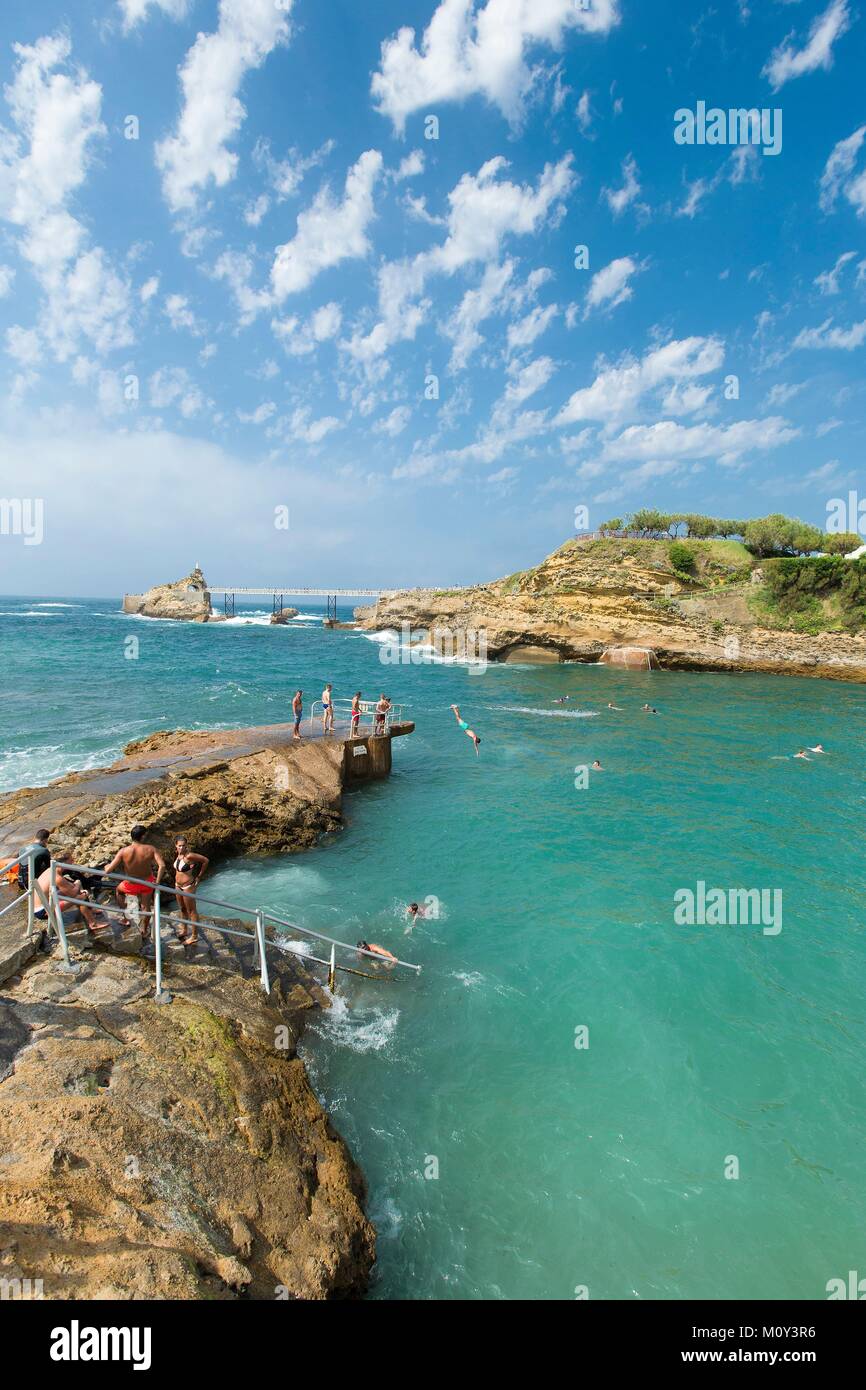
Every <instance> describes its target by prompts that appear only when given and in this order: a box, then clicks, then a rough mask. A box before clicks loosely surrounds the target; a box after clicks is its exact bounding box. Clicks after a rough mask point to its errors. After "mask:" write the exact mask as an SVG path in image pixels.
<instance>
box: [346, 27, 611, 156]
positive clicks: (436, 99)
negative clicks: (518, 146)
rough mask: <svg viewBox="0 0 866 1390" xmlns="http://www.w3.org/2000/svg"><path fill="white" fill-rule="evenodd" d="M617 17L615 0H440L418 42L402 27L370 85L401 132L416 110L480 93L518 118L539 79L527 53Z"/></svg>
mask: <svg viewBox="0 0 866 1390" xmlns="http://www.w3.org/2000/svg"><path fill="white" fill-rule="evenodd" d="M618 22H619V14H618V9H617V3H616V0H594V3H593V4H592V5H590V6H588V7H587V8H586V9H583V8H581V7H580V6H578V5H576V4H575V3H574V0H487V3H486V4H481V5H479V4H476V0H441V3H440V4H439V5H438V6H437V8H436V10H435V12H434V14H433V17H432V19H431V20H430V23H429V24H428V26H427V28H426V29H425V30H424V33H423V34H422V36H421V39H420V42H418V43H417V44H416V35H415V30H414V29H411V28H409V27H408V26H407V27H404V28H402V29H400V30H398V32H397V34H396V36H395V37H393V38H389V39H386V40H385V41H384V42H383V44H382V52H381V61H380V64H379V69H378V71H377V72H375V73H374V74H373V80H372V83H371V91H372V94H373V98H374V100H375V104H376V106H377V109H378V110H379V111H380V112H381V113H382V115H384V116H387V117H389V119H390V120H391V122H392V123H393V125H394V128H395V129H396V130H397V131H400V132H402V131H403V129H404V128H405V124H406V118H407V116H409V115H411V113H412V112H413V111H419V110H422V109H425V110H426V109H429V108H430V107H431V106H433V105H435V104H436V103H439V104H441V103H443V102H446V101H458V102H460V101H466V100H467V98H469V97H471V96H475V95H479V96H482V97H483V98H484V99H485V100H486V101H488V102H490V103H491V105H494V106H497V107H498V108H499V110H500V111H501V112H502V114H503V115H504V116H505V117H506V118H507V119H508V120H509V121H511V122H512V123H516V122H518V121H519V120H520V118H521V116H522V114H523V110H524V105H525V102H526V99H527V97H528V95H529V93H530V91H531V89H532V88H533V86H534V84H535V83H536V81H537V78H538V71H537V68H533V67H530V66H529V64H528V63H527V61H526V59H527V54H528V52H529V51H530V50H532V49H537V48H539V47H540V46H542V45H543V46H545V47H548V48H560V47H561V46H562V44H563V42H564V39H565V37H566V34H567V33H568V31H569V30H571V29H580V30H583V31H584V32H586V33H590V34H605V33H607V32H608V31H609V30H610V29H611V28H613V26H614V25H615V24H617V23H618Z"/></svg>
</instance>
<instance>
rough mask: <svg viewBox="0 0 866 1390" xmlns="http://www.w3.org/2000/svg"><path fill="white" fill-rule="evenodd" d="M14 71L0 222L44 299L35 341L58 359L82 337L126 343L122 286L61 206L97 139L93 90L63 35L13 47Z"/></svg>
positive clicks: (126, 295) (127, 307) (127, 294)
mask: <svg viewBox="0 0 866 1390" xmlns="http://www.w3.org/2000/svg"><path fill="white" fill-rule="evenodd" d="M13 51H14V53H15V55H16V59H17V67H16V70H15V73H14V76H13V79H12V81H11V82H10V84H9V85H8V86H7V87H6V88H5V89H4V95H5V97H6V101H7V103H8V106H9V109H10V113H11V116H12V120H13V128H12V129H11V130H10V131H7V132H6V133H5V137H4V139H3V141H2V144H0V216H2V217H3V218H5V219H6V221H8V222H9V223H11V224H12V226H14V227H16V228H18V229H20V240H19V243H18V249H19V251H20V253H21V255H22V257H23V258H24V260H25V261H27V263H28V264H29V265H30V268H31V270H32V271H33V274H34V275H35V277H36V279H37V281H38V283H39V284H40V286H41V288H42V290H43V292H44V298H43V302H42V306H41V311H40V318H39V333H40V336H41V337H42V338H43V339H44V341H45V342H46V344H47V345H48V347H49V349H50V350H51V352H52V353H53V354H54V356H55V357H57V358H58V359H59V360H61V361H65V360H66V359H67V358H69V357H70V356H71V355H73V353H74V351H75V349H76V344H77V343H78V340H79V339H80V337H81V336H82V335H83V336H85V337H87V338H89V339H90V341H91V342H92V344H93V345H94V347H95V348H96V349H97V350H98V351H99V352H108V351H110V350H111V349H113V348H116V347H123V346H126V345H127V344H128V343H130V342H131V341H132V329H131V325H130V312H131V291H130V286H129V282H128V280H127V279H126V278H125V277H123V276H122V275H121V274H119V273H118V272H117V271H116V270H115V269H114V268H113V266H112V265H111V263H110V261H109V259H108V257H107V256H106V255H105V253H104V251H103V250H102V248H101V247H92V246H88V244H87V243H88V240H89V238H88V233H87V230H86V228H85V227H84V225H83V224H82V223H81V222H79V221H78V220H77V219H76V218H75V217H74V216H73V214H72V212H71V211H70V208H69V204H70V202H71V200H72V198H73V196H74V195H75V194H76V193H77V191H78V190H79V189H80V188H81V186H82V185H83V184H84V182H85V180H86V177H87V174H88V172H89V168H90V163H91V160H92V158H93V147H94V145H95V144H96V143H97V142H98V140H99V139H101V137H102V136H103V135H104V134H105V126H104V125H103V123H102V120H101V105H102V91H101V88H100V87H99V85H98V83H96V82H93V81H91V80H90V79H89V78H88V76H87V74H86V73H84V72H82V71H81V70H80V69H75V70H74V71H70V70H69V58H70V54H71V45H70V41H69V38H68V37H67V36H66V35H63V34H55V35H52V36H46V37H43V38H40V39H37V41H36V42H35V43H34V44H32V45H24V44H14V45H13Z"/></svg>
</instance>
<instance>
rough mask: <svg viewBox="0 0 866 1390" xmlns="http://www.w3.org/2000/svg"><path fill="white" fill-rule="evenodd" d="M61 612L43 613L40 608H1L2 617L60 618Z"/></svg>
mask: <svg viewBox="0 0 866 1390" xmlns="http://www.w3.org/2000/svg"><path fill="white" fill-rule="evenodd" d="M59 617H60V614H59V613H41V612H40V611H39V609H38V608H0V618H59Z"/></svg>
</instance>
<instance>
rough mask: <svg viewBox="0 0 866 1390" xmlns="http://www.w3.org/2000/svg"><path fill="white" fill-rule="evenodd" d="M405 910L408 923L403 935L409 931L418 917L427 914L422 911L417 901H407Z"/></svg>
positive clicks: (406, 934)
mask: <svg viewBox="0 0 866 1390" xmlns="http://www.w3.org/2000/svg"><path fill="white" fill-rule="evenodd" d="M406 912H407V914H408V916H409V925H408V927H407V928H406V930H405V932H404V933H403V934H404V936H408V935H409V933H410V931H411V930H412V928H413V927H414V925H415V923H416V922H417V921H418V918H419V917H426V916H427V913H426V912H425V911H424V909H423V907H421V905H420V904H419V903H409V904H408V905H407V907H406Z"/></svg>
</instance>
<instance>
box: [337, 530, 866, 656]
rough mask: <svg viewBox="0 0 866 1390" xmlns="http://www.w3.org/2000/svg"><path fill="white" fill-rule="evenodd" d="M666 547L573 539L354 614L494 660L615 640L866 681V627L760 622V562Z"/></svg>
mask: <svg viewBox="0 0 866 1390" xmlns="http://www.w3.org/2000/svg"><path fill="white" fill-rule="evenodd" d="M668 549H669V547H668V546H667V545H665V544H663V543H660V542H659V543H656V542H652V541H630V542H623V541H616V540H610V541H602V542H595V543H593V542H582V541H577V540H574V541H569V542H567V543H566V544H565V545H564V546H562V547H561V548H560V550H558V551H555V552H554V554H553V555H550V556H548V558H547V559H546V560H545V561H543V562H542V564H540V565H539V566H538V567H537V568H536V569H534V570H527V571H525V572H523V573H520V574H516V575H512V576H510V577H508V578H507V579H501V580H496V581H494V582H492V583H490V584H481V585H477V586H475V587H474V588H468V589H461V590H452V591H447V590H446V591H443V590H405V591H403V592H400V593H395V594H392V595H389V596H387V597H383V598H381V599H380V600H379V601H378V603H377V604H376V605H373V606H371V607H368V608H356V609H355V617H356V619H357V620H358V622H359V625H360V626H361V627H364V628H366V629H367V630H376V629H379V630H382V629H386V628H393V629H396V630H397V631H400V630H401V629H402V630H403V631H404V633H407V634H410V640H412V641H415V640H418V641H423V642H429V643H432V644H433V645H434V646H437V647H441V648H442V649H443V650H444V651H448V650H452V651H453V650H455V649H458V650H459V649H461V648H462V649H464V650H466V651H467V652H468V653H474V654H477V653H478V652H479V651H481V652H482V654H485V655H486V657H487V659H489V660H493V661H528V662H533V661H585V662H597V661H599V660H600V659H601V657H602V654H603V653H604V651H605V650H606V649H608V648H611V647H645V648H648V649H650V650H651V651H652V652H653V653H654V655H655V658H656V660H657V663H658V665H659V667H661V668H663V669H668V670H708V671H713V670H715V671H766V672H773V673H780V674H786V675H798V676H822V677H825V678H829V679H835V680H850V681H861V682H866V636H863V635H860V634H856V635H848V634H846V633H842V632H838V633H837V632H823V633H819V634H817V635H812V634H805V633H798V632H788V631H781V630H777V629H770V628H765V627H762V626H761V624H760V623H759V622H758V621H757V620H756V618H755V617H754V616H753V611H752V607H751V604H750V594H751V593H753V592H754V589H755V585H754V584H753V583H752V580H753V576H754V575H755V574H757V575H758V580H759V581H760V573H759V571H755V570H753V569H751V568H750V563H749V557H748V556H746V557H745V559H746V563H745V565H742V563H737V561H736V556H735V558H734V560H733V561H732V563H731V565H730V566H729V567H728V570H729V572H726V566H725V564H724V562H723V561H718V562H717V561H711V562H710V563H708V564H707V567H706V569H705V570H704V571H703V572H702V573H701V574H700V575H698V576H689V575H683V574H679V573H677V572H676V571H674V570H673V569H672V567H671V565H670V563H669V561H668V560H667V552H668ZM709 553H713V552H709ZM717 553H721V554H724V549H723V547H719V548H718V552H717ZM743 553H744V554H745V552H743ZM741 569H742V570H743V573H742V574H741V573H740V570H741ZM644 664H645V663H644Z"/></svg>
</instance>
